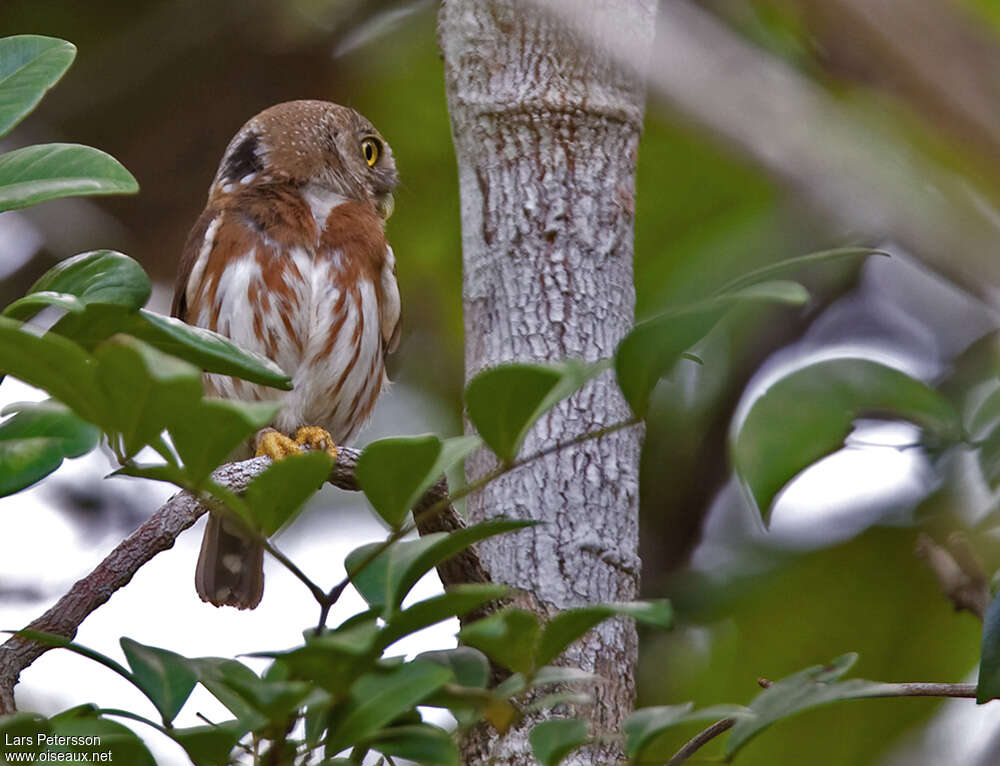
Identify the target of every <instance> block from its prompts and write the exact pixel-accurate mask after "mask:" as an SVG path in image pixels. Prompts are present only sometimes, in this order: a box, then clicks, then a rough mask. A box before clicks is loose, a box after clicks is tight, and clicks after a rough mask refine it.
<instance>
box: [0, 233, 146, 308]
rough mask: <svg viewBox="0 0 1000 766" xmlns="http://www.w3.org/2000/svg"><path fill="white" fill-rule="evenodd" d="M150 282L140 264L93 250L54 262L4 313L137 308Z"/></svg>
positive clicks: (144, 299)
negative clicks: (50, 308) (51, 308)
mask: <svg viewBox="0 0 1000 766" xmlns="http://www.w3.org/2000/svg"><path fill="white" fill-rule="evenodd" d="M151 291H152V284H151V283H150V281H149V277H147V276H146V272H145V271H143V270H142V266H140V265H139V264H138V263H136V262H135V261H134V260H132V259H131V258H129V257H128V256H127V255H123V254H122V253H118V252H115V251H114V250H93V251H91V252H89V253H81V254H80V255H74V256H73V257H72V258H67V259H66V260H64V261H61V262H60V263H58V264H56V265H55V266H53V267H52V268H51V269H49V270H48V271H47V272H45V274H43V275H42V277H41V278H40V279H39V280H38V281H37V282H35V284H34V285H32V287H31V289H30V290H28V294H27V295H26V296H25V297H24V298H21V299H20V300H17V301H14V302H13V303H12V304H10V305H9V306H8V307H7V308H6V309H4V312H3V313H4V315H5V316H9V317H12V318H14V319H28V318H30V317H31V316H34V314H35V313H36V312H37V311H39V310H40V309H42V308H44V307H45V306H48V305H55V306H59V307H60V308H64V309H66V310H68V311H73V312H77V313H78V312H81V311H83V310H84V309H85V308H86V307H87V306H88V305H90V304H95V305H112V306H123V307H125V308H127V309H139V308H142V307H143V306H145V305H146V301H148V300H149V295H150V292H151Z"/></svg>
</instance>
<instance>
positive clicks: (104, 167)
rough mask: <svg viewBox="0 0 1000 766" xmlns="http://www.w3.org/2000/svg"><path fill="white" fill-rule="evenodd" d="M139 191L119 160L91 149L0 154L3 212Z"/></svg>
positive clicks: (41, 148)
mask: <svg viewBox="0 0 1000 766" xmlns="http://www.w3.org/2000/svg"><path fill="white" fill-rule="evenodd" d="M137 191H139V184H138V183H137V182H136V180H135V178H134V177H133V176H132V174H131V173H129V172H128V171H127V170H126V169H125V168H124V167H122V165H121V164H120V163H119V162H118V160H116V159H115V158H114V157H112V156H111V155H110V154H105V153H104V152H102V151H100V150H99V149H93V148H91V147H89V146H81V145H80V144H37V145H35V146H26V147H24V148H23V149H15V150H14V151H12V152H7V153H6V154H0V212H3V211H5V210H16V209H17V208H22V207H28V206H29V205H37V204H38V203H39V202H45V201H47V200H51V199H58V198H59V197H82V196H87V195H94V194H133V193H135V192H137Z"/></svg>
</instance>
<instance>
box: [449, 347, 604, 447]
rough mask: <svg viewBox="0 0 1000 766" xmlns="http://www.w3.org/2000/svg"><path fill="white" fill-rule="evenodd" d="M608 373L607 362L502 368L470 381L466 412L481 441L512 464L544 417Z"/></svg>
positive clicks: (486, 371) (493, 369) (570, 362)
mask: <svg viewBox="0 0 1000 766" xmlns="http://www.w3.org/2000/svg"><path fill="white" fill-rule="evenodd" d="M607 368H608V363H607V362H605V361H602V362H596V363H594V364H587V363H584V362H579V361H568V362H564V363H562V364H552V365H541V364H504V365H500V366H499V367H493V368H491V369H489V370H485V371H484V372H481V373H479V374H478V375H476V377H474V378H473V379H472V380H471V381H469V385H468V386H466V389H465V408H466V411H467V412H468V415H469V420H470V421H472V424H473V425H474V426H475V427H476V429H477V430H478V431H479V435H480V436H482V437H483V441H485V442H486V444H487V445H489V447H490V449H492V450H493V451H494V452H495V453H496V454H497V456H498V457H499V458H500V459H501V460H503V461H504V462H507V463H510V462H512V461H513V460H514V458H516V457H517V453H518V451H520V449H521V444H522V443H523V442H524V437H525V436H526V435H527V433H528V431H529V430H530V429H531V427H532V426H533V425H534V424H535V423H536V422H537V421H538V419H539V418H540V417H541V416H542V415H544V414H545V413H546V412H548V411H549V410H550V409H552V407H554V406H555V405H556V404H557V403H558V402H560V401H561V400H563V399H565V398H566V397H568V396H570V395H571V394H573V393H574V392H576V391H577V390H579V389H580V388H582V387H583V385H584V384H585V383H586V382H587V381H589V380H590V379H591V378H593V377H595V376H596V375H598V374H600V373H601V372H603V371H604V370H606V369H607Z"/></svg>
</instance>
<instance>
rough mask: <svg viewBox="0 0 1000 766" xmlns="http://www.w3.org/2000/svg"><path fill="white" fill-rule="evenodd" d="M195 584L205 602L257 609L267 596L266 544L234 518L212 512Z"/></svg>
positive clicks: (203, 539) (195, 576) (199, 559)
mask: <svg viewBox="0 0 1000 766" xmlns="http://www.w3.org/2000/svg"><path fill="white" fill-rule="evenodd" d="M194 585H195V588H196V589H197V590H198V595H199V596H201V600H202V601H207V602H208V603H210V604H215V606H235V607H236V608H237V609H253V608H254V607H256V606H257V604H259V603H260V599H261V596H263V595H264V547H263V545H262V544H261V543H260V542H259V541H257V540H254V539H253V538H251V537H249V536H248V535H247V533H246V532H245V531H243V530H242V529H241V527H240V525H239V522H237V521H235V520H232V519H225V518H222V517H220V516H218V515H216V514H214V513H213V514H211V515H210V516H209V519H208V526H206V527H205V536H204V537H203V538H202V541H201V553H200V554H199V555H198V568H197V570H195V574H194Z"/></svg>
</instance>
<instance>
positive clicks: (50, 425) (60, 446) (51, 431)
mask: <svg viewBox="0 0 1000 766" xmlns="http://www.w3.org/2000/svg"><path fill="white" fill-rule="evenodd" d="M15 410H16V414H15V415H14V416H13V417H12V418H9V419H7V420H5V421H4V422H3V423H0V497H2V496H5V495H10V494H13V493H14V492H18V491H19V490H22V489H24V488H25V487H28V486H31V485H32V484H34V483H35V482H37V481H39V480H40V479H43V478H44V477H46V476H48V475H49V474H50V473H52V472H53V471H54V470H56V469H57V468H58V467H59V466H60V465H62V461H63V459H64V458H68V457H79V456H80V455H85V454H86V453H88V452H90V451H91V450H92V449H94V447H96V446H97V444H98V442H99V441H100V436H101V434H100V431H98V429H96V428H95V427H94V426H92V425H90V424H89V423H86V422H84V421H83V420H80V418H78V417H77V416H76V415H74V414H73V413H72V412H71V411H70V410H69V408H67V407H66V406H65V405H63V404H60V403H59V402H57V401H54V400H52V399H49V400H47V401H44V402H40V403H38V404H31V403H24V404H18V405H14V407H8V408H7V409H5V410H4V412H3V413H2V414H4V415H6V414H9V413H10V412H12V411H15Z"/></svg>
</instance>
